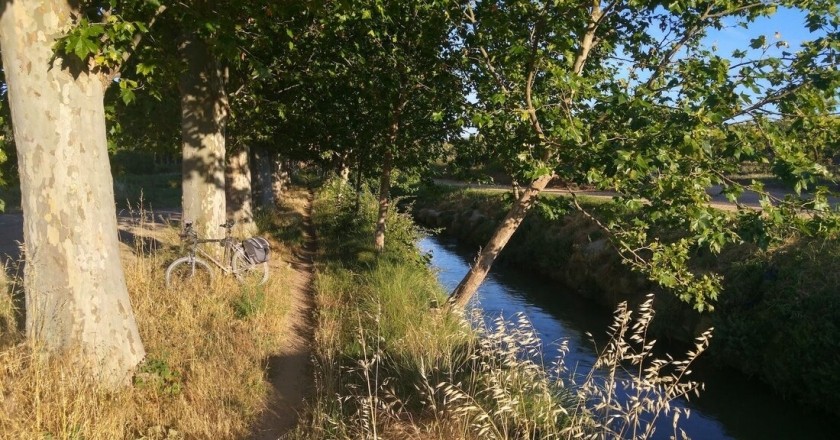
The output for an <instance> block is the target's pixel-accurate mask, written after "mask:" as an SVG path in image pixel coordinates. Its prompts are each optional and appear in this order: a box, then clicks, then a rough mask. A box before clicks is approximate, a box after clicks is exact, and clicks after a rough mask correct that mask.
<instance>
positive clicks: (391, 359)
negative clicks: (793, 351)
mask: <svg viewBox="0 0 840 440" xmlns="http://www.w3.org/2000/svg"><path fill="white" fill-rule="evenodd" d="M347 191H348V188H347V187H346V186H342V185H341V184H340V183H336V182H331V183H328V184H327V185H326V186H325V187H324V189H323V190H322V191H321V192H320V194H319V197H318V199H317V200H316V205H315V221H316V224H317V226H318V236H319V240H320V249H321V253H320V255H319V265H318V274H317V278H316V280H317V282H316V285H317V305H318V310H319V319H318V328H317V334H316V347H315V350H316V388H317V390H316V391H317V392H316V397H315V399H314V401H313V402H312V405H311V408H310V418H309V424H308V425H307V426H304V427H301V428H300V429H299V430H298V431H297V433H296V435H297V437H299V438H313V439H315V438H319V439H320V438H346V439H351V438H352V439H357V438H419V439H432V438H439V439H452V438H460V439H478V438H481V439H485V438H492V439H537V438H540V439H542V438H578V437H587V438H621V437H623V436H626V437H634V438H646V437H649V436H651V435H652V434H653V430H654V427H655V426H658V425H656V424H655V421H656V418H657V417H659V416H660V414H664V415H665V416H667V417H674V414H676V413H677V412H676V410H675V409H674V408H673V407H672V405H671V402H673V400H674V399H676V398H678V397H680V396H682V395H686V394H688V393H689V392H694V391H696V390H697V387H698V385H697V384H693V383H686V382H684V381H683V380H684V379H685V377H684V376H685V375H686V373H687V367H688V365H689V364H690V361H692V360H693V359H694V358H695V357H696V355H698V354H699V353H700V352H701V351H702V349H704V348H705V346H706V344H707V340H706V339H704V342H703V343H701V344H700V345H698V347H697V349H696V350H694V351H693V352H692V353H690V354H689V356H688V361H679V362H677V361H671V360H667V359H666V360H656V359H653V356H652V352H651V351H652V348H653V343H652V342H649V341H647V340H646V332H647V325H648V324H649V322H650V317H651V316H652V314H653V311H652V309H651V308H650V304H649V303H645V304H644V305H643V307H642V309H641V311H640V313H639V317H638V318H637V319H636V320H635V321H634V320H633V319H631V317H632V316H633V315H632V313H631V312H630V311H628V310H627V309H626V306H625V307H624V308H622V309H620V310H619V311H618V312H617V315H616V324H615V325H614V326H613V328H612V329H611V331H612V335H613V339H612V342H610V344H608V345H607V346H606V347H605V349H604V350H603V352H602V356H601V358H600V359H599V361H598V364H597V365H596V370H593V372H591V373H589V374H587V375H584V376H583V377H582V378H580V379H579V380H573V379H578V378H577V377H572V378H569V374H568V372H566V371H565V370H564V369H563V368H562V366H563V363H562V358H561V359H559V360H558V361H557V362H556V363H555V367H556V368H554V369H551V368H547V367H546V366H545V364H546V361H545V360H543V359H542V355H541V347H540V344H539V339H538V338H537V336H536V335H535V333H534V331H533V329H532V328H531V326H530V324H528V323H527V320H525V319H524V318H522V319H520V320H518V321H517V322H514V323H507V322H504V321H502V320H496V321H495V322H494V323H493V324H492V325H489V326H488V325H486V324H485V322H486V320H485V319H484V317H482V316H480V312H476V313H479V314H478V315H475V316H473V319H464V317H463V316H459V315H458V314H455V313H446V312H443V311H441V310H439V309H438V308H436V307H435V304H443V303H444V301H445V292H443V290H442V288H441V287H440V285H439V284H438V283H437V281H436V279H435V276H434V274H433V273H432V272H431V271H430V270H429V268H428V267H427V266H426V260H425V259H424V258H423V257H422V256H420V255H418V252H417V250H416V247H415V241H416V239H417V238H418V237H419V236H420V235H419V234H420V233H419V232H418V230H417V229H416V228H415V227H414V225H413V224H412V222H411V219H410V218H408V217H406V216H405V215H402V214H399V213H396V212H392V213H389V217H388V235H387V236H386V251H385V253H384V254H382V255H378V256H377V255H376V254H375V253H374V252H373V248H372V246H373V224H374V219H375V215H376V212H375V200H374V198H373V196H372V195H370V194H369V193H367V192H365V193H363V194H361V195H360V198H361V203H360V204H359V205H358V209H356V203H355V195H352V194H348V193H347ZM625 368H633V369H635V370H634V371H636V372H637V374H635V375H627V374H618V372H619V371H622V370H624V369H625ZM578 382H579V383H578ZM627 390H630V391H632V392H633V393H635V394H632V395H631V397H630V398H629V399H624V398H619V395H620V394H623V393H624V392H625V391H627ZM675 429H676V428H675ZM675 432H676V431H675Z"/></svg>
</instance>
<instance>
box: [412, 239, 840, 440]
mask: <svg viewBox="0 0 840 440" xmlns="http://www.w3.org/2000/svg"><path fill="white" fill-rule="evenodd" d="M420 249H421V251H422V252H426V253H429V254H430V255H431V265H432V266H433V267H434V269H435V270H436V271H437V273H438V279H439V280H440V282H441V284H443V286H444V287H445V288H447V289H449V290H451V289H453V288H454V287H455V286H457V284H458V282H459V281H460V280H461V278H462V277H463V276H464V274H465V273H466V271H467V270H468V261H471V260H472V258H474V256H475V254H476V250H475V249H465V248H463V247H459V246H458V245H457V243H456V242H455V241H453V240H451V239H448V238H441V237H427V238H424V239H423V240H421V242H420ZM472 304H473V305H477V306H478V307H480V308H481V309H482V310H483V311H484V314H485V316H487V317H488V318H493V317H497V316H499V315H502V316H505V317H508V318H510V317H512V316H514V315H515V314H517V313H522V314H524V315H525V316H527V317H528V319H529V320H530V321H531V323H532V325H533V326H534V329H535V330H536V332H537V333H538V335H539V337H540V339H541V340H542V343H543V352H544V357H545V359H546V362H551V361H552V360H553V359H554V358H556V356H557V354H558V344H559V342H560V341H564V340H565V341H568V346H569V352H568V353H567V354H566V357H565V363H566V366H567V367H568V368H569V369H570V370H574V369H575V368H577V371H588V370H589V369H590V367H591V366H592V365H593V363H594V361H595V358H596V351H595V348H594V346H593V343H592V341H591V340H590V338H589V336H587V335H586V333H591V334H593V335H603V334H605V332H606V331H607V326H608V325H609V324H610V322H611V320H612V312H611V311H610V310H606V309H604V308H601V307H598V306H596V305H594V304H593V303H591V302H589V301H587V300H585V299H583V298H581V297H578V296H577V295H575V294H572V293H566V292H564V291H563V289H562V288H560V287H558V286H557V285H556V283H551V282H550V281H547V280H545V279H544V278H541V277H539V276H537V275H534V274H530V273H527V271H524V270H515V269H507V268H494V269H493V271H491V273H490V275H489V276H488V278H487V280H485V282H484V283H483V284H482V286H481V288H480V289H479V292H478V294H477V295H476V296H475V297H474V298H473V302H472ZM712 344H714V338H713V339H712ZM679 350H680V351H679V352H675V353H673V354H674V355H675V357H676V358H678V359H679V358H681V357H682V354H684V348H680V349H679ZM693 370H695V373H694V375H693V376H692V377H693V379H694V380H700V381H702V382H703V383H704V384H705V391H703V392H702V393H701V395H700V397H699V398H696V397H694V398H692V399H691V401H680V402H677V405H678V406H682V407H687V408H689V409H690V410H691V415H690V417H689V418H688V419H684V418H681V423H680V427H681V428H682V429H683V430H685V432H686V433H687V434H688V435H689V436H690V437H691V438H692V439H695V440H698V439H700V440H702V439H739V440H750V439H818V438H819V439H821V438H837V437H836V435H837V433H838V432H840V421H838V420H835V419H834V418H832V417H831V416H830V415H828V414H820V413H815V412H813V411H808V410H806V409H803V408H802V407H801V406H799V405H797V404H796V403H795V402H793V401H787V400H784V399H783V398H782V397H781V396H779V395H777V394H775V393H773V392H772V391H771V390H770V389H768V387H767V386H766V385H764V384H763V383H762V382H760V381H758V380H755V379H750V378H748V377H746V376H744V375H743V374H741V373H739V372H737V371H735V370H732V369H728V368H721V367H718V366H714V365H711V362H701V363H700V365H698V366H697V368H694V369H693ZM666 419H667V420H666V421H665V422H667V423H663V424H662V425H661V426H658V428H657V438H668V437H669V435H670V434H671V433H672V430H671V428H670V417H668V418H666Z"/></svg>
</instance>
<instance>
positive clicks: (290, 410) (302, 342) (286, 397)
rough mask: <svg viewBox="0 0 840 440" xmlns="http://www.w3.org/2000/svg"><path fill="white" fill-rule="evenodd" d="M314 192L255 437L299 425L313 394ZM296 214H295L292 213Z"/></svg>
mask: <svg viewBox="0 0 840 440" xmlns="http://www.w3.org/2000/svg"><path fill="white" fill-rule="evenodd" d="M312 198H313V196H312V193H311V192H310V193H309V195H308V198H307V203H306V210H305V212H303V213H299V214H300V215H302V219H303V222H302V223H300V224H302V225H303V230H302V231H301V232H302V234H303V246H301V248H300V249H299V250H298V251H297V252H295V253H294V255H293V260H292V261H291V262H290V263H291V267H292V268H293V269H294V273H295V276H294V279H293V280H292V281H293V285H292V296H293V301H292V307H291V311H290V312H289V313H290V314H291V318H290V319H289V322H290V323H291V325H290V327H291V328H289V331H288V335H289V336H288V339H287V340H286V342H285V346H284V348H283V350H282V351H281V352H280V353H278V354H277V355H274V356H270V357H269V358H268V359H265V363H266V380H268V382H269V383H270V384H271V390H270V396H269V400H268V404H267V408H266V409H265V410H264V411H263V412H262V414H260V416H259V417H258V419H257V421H256V423H255V425H254V428H253V430H252V433H253V434H252V437H251V438H252V439H254V440H269V439H271V440H274V439H278V438H280V437H282V436H283V435H285V434H286V433H288V432H289V431H291V430H293V429H294V428H295V426H296V425H297V422H298V418H299V415H300V412H301V411H302V410H303V405H304V402H305V399H306V398H307V397H308V396H309V395H311V393H312V389H313V383H312V375H313V372H312V341H313V339H314V328H315V316H314V310H315V305H314V285H313V280H314V276H313V274H314V263H313V262H314V258H315V253H316V251H317V244H316V243H317V242H316V238H315V229H314V227H313V225H312V219H311V213H312ZM289 214H291V215H294V213H289ZM284 215H286V213H284Z"/></svg>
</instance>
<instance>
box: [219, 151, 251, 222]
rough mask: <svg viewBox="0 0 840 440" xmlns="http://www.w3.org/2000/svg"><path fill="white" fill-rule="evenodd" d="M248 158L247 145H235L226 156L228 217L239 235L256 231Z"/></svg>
mask: <svg viewBox="0 0 840 440" xmlns="http://www.w3.org/2000/svg"><path fill="white" fill-rule="evenodd" d="M249 158H250V154H249V148H248V146H247V145H239V146H238V147H236V148H235V149H234V150H233V151H231V153H230V156H229V157H228V164H227V172H226V176H225V177H226V179H225V183H226V185H225V187H226V203H227V211H228V217H229V218H231V219H232V220H233V221H234V222H235V223H236V225H235V226H234V233H235V234H236V235H237V236H241V237H249V236H251V235H254V234H256V232H257V225H256V223H254V209H253V204H252V199H251V166H250V163H249V162H250V161H249Z"/></svg>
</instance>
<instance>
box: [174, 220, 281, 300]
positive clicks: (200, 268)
mask: <svg viewBox="0 0 840 440" xmlns="http://www.w3.org/2000/svg"><path fill="white" fill-rule="evenodd" d="M233 225H234V223H233V221H228V222H227V223H225V224H223V225H219V227H220V228H225V238H199V237H198V233H197V232H196V231H195V230H194V229H193V224H192V222H185V223H184V232H182V233H181V234H180V236H181V240H182V241H183V242H184V243H185V244H186V245H187V248H188V250H187V255H186V256H183V257H181V258H178V259H176V260H175V261H173V262H172V263H171V264H170V265H169V267H167V268H166V286H167V287H172V286H173V285H175V284H177V283H179V282H185V281H190V282H192V283H194V284H195V283H196V282H197V283H199V284H201V285H204V286H209V285H210V283H211V282H212V281H213V268H212V267H211V266H210V264H209V263H208V262H207V261H206V260H204V259H203V258H201V257H204V258H206V259H208V260H210V261H211V262H213V264H215V265H216V266H218V267H219V268H220V269H221V270H222V271H223V272H224V273H225V274H233V276H234V277H236V279H237V280H238V281H239V282H240V283H242V284H245V285H250V286H259V285H262V284H265V282H266V281H267V280H268V261H267V259H268V242H266V241H265V239H263V238H260V237H256V238H250V239H248V240H246V241H245V242H242V243H239V242H237V240H236V239H235V238H233V236H232V234H231V230H232V228H233ZM251 240H254V242H255V243H264V245H265V250H264V252H265V254H264V255H261V256H255V255H250V256H249V255H248V253H246V249H245V245H246V244H248V243H249V241H251ZM202 243H219V245H220V246H222V247H224V248H225V252H224V256H223V257H222V261H221V262H220V261H218V260H216V259H215V258H213V256H211V255H210V254H208V253H207V252H205V251H204V250H202V249H201V248H200V247H199V246H198V245H199V244H202ZM250 244H253V243H250ZM251 247H253V246H251ZM252 250H253V249H252ZM251 253H252V254H253V252H251ZM196 254H199V255H201V256H197V255H196ZM260 260H263V261H260ZM196 280H198V281H196Z"/></svg>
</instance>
